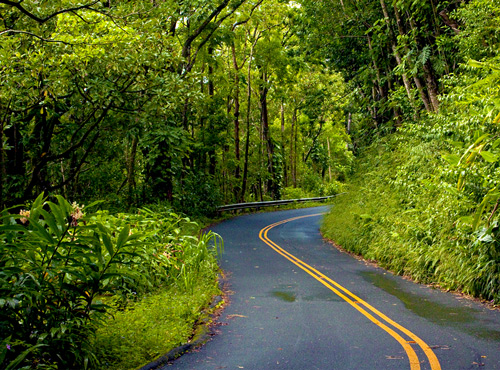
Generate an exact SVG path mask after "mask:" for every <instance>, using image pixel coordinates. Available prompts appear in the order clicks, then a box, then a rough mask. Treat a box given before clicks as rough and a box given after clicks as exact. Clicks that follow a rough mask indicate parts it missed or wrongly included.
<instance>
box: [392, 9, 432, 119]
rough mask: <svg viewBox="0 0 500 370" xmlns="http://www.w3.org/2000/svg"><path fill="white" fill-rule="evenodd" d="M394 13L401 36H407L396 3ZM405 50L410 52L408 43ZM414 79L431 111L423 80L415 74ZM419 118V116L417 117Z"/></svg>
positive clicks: (427, 108)
mask: <svg viewBox="0 0 500 370" xmlns="http://www.w3.org/2000/svg"><path fill="white" fill-rule="evenodd" d="M394 14H395V15H396V22H397V25H398V31H399V34H400V36H405V35H406V32H405V30H404V27H403V22H402V20H401V15H400V13H399V10H398V8H397V6H396V5H394ZM405 52H406V53H407V54H408V52H409V50H408V45H407V44H405ZM410 67H413V64H410ZM413 81H414V82H415V86H417V90H418V93H419V94H420V99H422V102H423V103H424V106H425V110H427V111H431V110H432V109H431V106H430V103H429V98H428V97H427V94H426V93H425V90H424V87H423V86H422V82H421V81H420V78H419V77H418V76H417V75H415V76H414V77H413ZM417 118H418V117H417Z"/></svg>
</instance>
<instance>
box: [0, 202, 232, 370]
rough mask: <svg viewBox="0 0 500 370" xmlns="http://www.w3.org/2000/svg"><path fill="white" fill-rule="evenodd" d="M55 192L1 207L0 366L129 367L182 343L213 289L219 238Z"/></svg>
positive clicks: (168, 215) (185, 223) (174, 221)
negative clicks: (17, 206)
mask: <svg viewBox="0 0 500 370" xmlns="http://www.w3.org/2000/svg"><path fill="white" fill-rule="evenodd" d="M56 198H57V201H56V202H51V201H48V200H46V199H45V198H44V197H43V196H39V197H38V198H37V199H36V200H35V201H34V202H33V204H32V206H31V207H30V208H29V209H24V210H21V212H19V213H20V214H15V213H10V212H8V211H4V212H3V214H2V225H1V226H0V238H1V242H2V246H3V253H2V256H1V259H0V263H1V271H0V292H1V297H2V298H1V299H0V306H1V311H0V329H1V332H2V336H3V337H2V343H1V348H0V356H1V357H0V360H1V363H2V368H3V369H18V368H19V369H21V368H22V369H31V368H43V369H61V368H65V369H76V368H78V369H84V368H107V369H132V368H136V367H138V366H139V365H144V364H145V363H147V362H150V361H152V360H153V359H154V358H155V357H158V356H159V355H163V354H165V353H166V352H168V350H170V349H172V348H173V347H175V346H176V345H179V344H182V343H185V342H187V340H188V339H189V338H190V336H191V335H192V330H193V326H194V324H195V323H196V321H197V320H198V318H199V317H200V314H201V311H202V309H203V308H204V307H206V306H207V305H208V304H209V303H210V302H211V300H212V297H213V296H214V295H216V294H218V292H219V291H218V285H217V281H216V274H217V271H218V267H217V262H216V255H217V253H220V252H221V250H222V244H221V241H220V240H219V238H218V236H217V235H215V234H212V233H210V232H209V233H207V234H201V235H200V236H198V235H197V232H198V231H199V229H198V226H197V225H196V224H194V223H192V222H191V221H190V220H189V219H187V218H183V217H180V216H178V215H177V214H174V213H172V212H170V211H168V210H161V209H158V210H155V211H153V210H150V209H146V208H143V209H140V210H139V211H138V212H136V213H119V214H117V215H110V214H109V213H108V212H106V211H96V212H92V213H90V212H87V208H89V209H92V205H89V206H88V207H85V208H83V207H80V206H79V205H77V204H76V203H73V204H70V203H68V202H67V201H66V200H65V199H64V198H62V197H60V196H57V197H56Z"/></svg>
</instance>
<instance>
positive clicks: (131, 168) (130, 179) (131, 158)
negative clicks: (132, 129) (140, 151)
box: [127, 136, 138, 205]
mask: <svg viewBox="0 0 500 370" xmlns="http://www.w3.org/2000/svg"><path fill="white" fill-rule="evenodd" d="M137 144H138V140H137V137H135V136H134V137H133V139H132V146H131V148H130V153H129V155H128V158H127V184H128V200H129V205H132V204H133V203H134V200H135V187H136V182H135V158H136V154H137Z"/></svg>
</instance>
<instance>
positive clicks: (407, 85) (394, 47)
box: [380, 0, 417, 112]
mask: <svg viewBox="0 0 500 370" xmlns="http://www.w3.org/2000/svg"><path fill="white" fill-rule="evenodd" d="M380 5H381V6H382V12H383V13H384V18H385V23H386V25H387V30H388V31H389V37H390V39H391V46H392V51H393V53H394V57H395V58H396V62H397V64H398V66H399V65H401V63H402V58H401V54H399V51H398V48H397V44H396V37H395V35H394V32H393V31H392V27H391V22H390V18H389V12H388V11H387V5H386V4H385V0H380ZM402 78H403V84H404V87H405V89H406V94H407V95H408V100H409V101H410V105H411V107H412V108H413V111H414V112H416V111H417V108H416V106H415V99H413V94H412V92H411V84H410V81H409V80H408V76H407V75H406V73H405V72H403V74H402Z"/></svg>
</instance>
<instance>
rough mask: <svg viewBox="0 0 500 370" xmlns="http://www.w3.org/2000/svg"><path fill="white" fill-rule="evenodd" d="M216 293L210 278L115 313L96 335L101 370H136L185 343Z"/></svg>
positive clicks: (151, 297) (159, 294)
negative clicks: (186, 288)
mask: <svg viewBox="0 0 500 370" xmlns="http://www.w3.org/2000/svg"><path fill="white" fill-rule="evenodd" d="M217 294H219V289H218V287H217V284H216V282H215V281H214V280H213V279H212V280H211V279H202V278H200V279H199V280H198V281H197V282H196V284H194V286H193V288H192V290H189V291H186V290H184V289H179V288H177V287H176V286H174V287H172V288H170V289H169V290H167V291H162V292H159V293H155V294H151V295H149V296H147V297H145V298H144V299H142V300H140V301H139V302H134V303H131V304H129V305H128V307H127V308H126V309H125V310H123V311H115V312H114V313H112V314H113V316H114V318H110V319H109V320H107V321H106V322H104V323H103V325H102V326H101V327H100V328H99V330H98V331H97V333H96V340H95V346H96V347H97V348H99V360H100V362H101V366H102V368H103V369H109V370H130V369H136V368H138V367H140V366H144V365H146V364H147V363H149V362H151V361H153V360H155V359H156V358H158V357H159V356H162V355H164V354H166V353H168V352H169V351H170V350H172V349H173V348H175V347H177V346H179V345H182V344H184V343H187V342H188V340H189V339H190V337H191V336H192V335H193V328H194V327H195V325H196V323H197V321H198V320H199V319H200V317H201V315H202V312H203V310H204V309H205V308H206V307H207V306H208V305H209V304H210V302H211V300H212V297H213V296H215V295H217Z"/></svg>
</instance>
